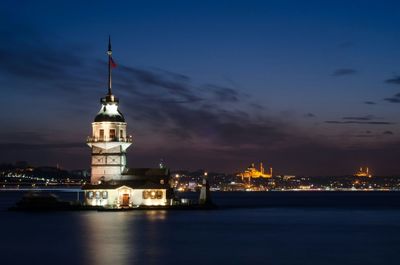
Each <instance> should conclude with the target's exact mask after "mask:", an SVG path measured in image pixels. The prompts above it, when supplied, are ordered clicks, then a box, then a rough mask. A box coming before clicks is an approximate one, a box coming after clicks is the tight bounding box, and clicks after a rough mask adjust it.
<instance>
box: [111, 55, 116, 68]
mask: <svg viewBox="0 0 400 265" xmlns="http://www.w3.org/2000/svg"><path fill="white" fill-rule="evenodd" d="M110 64H111V67H112V68H115V67H117V64H116V63H115V62H114V60H113V58H112V57H110Z"/></svg>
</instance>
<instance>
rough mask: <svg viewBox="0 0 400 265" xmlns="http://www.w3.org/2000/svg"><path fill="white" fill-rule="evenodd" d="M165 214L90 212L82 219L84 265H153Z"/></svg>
mask: <svg viewBox="0 0 400 265" xmlns="http://www.w3.org/2000/svg"><path fill="white" fill-rule="evenodd" d="M166 215H167V212H166V211H134V212H110V213H98V212H90V213H87V214H85V215H83V216H82V219H83V220H82V221H83V223H82V224H83V226H84V231H85V232H84V241H85V243H84V245H85V246H86V249H85V251H84V253H85V254H84V256H85V261H86V262H85V264H93V265H101V264H107V265H109V264H114V265H117V264H118V265H124V264H132V263H134V262H135V261H138V260H146V264H151V263H157V261H158V260H159V258H160V255H162V254H163V248H162V246H161V245H160V244H159V243H160V242H161V241H163V240H162V239H161V237H162V236H163V235H162V229H161V228H160V226H159V225H158V223H160V222H164V221H165V219H166Z"/></svg>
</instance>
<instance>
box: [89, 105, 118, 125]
mask: <svg viewBox="0 0 400 265" xmlns="http://www.w3.org/2000/svg"><path fill="white" fill-rule="evenodd" d="M94 121H95V122H102V121H111V122H125V118H124V115H122V113H121V112H120V111H119V110H118V105H116V104H112V105H111V104H104V105H103V106H102V107H101V109H100V111H99V113H97V115H96V117H95V118H94Z"/></svg>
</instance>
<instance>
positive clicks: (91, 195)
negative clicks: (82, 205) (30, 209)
mask: <svg viewBox="0 0 400 265" xmlns="http://www.w3.org/2000/svg"><path fill="white" fill-rule="evenodd" d="M87 197H88V198H89V199H93V191H89V192H88V193H87Z"/></svg>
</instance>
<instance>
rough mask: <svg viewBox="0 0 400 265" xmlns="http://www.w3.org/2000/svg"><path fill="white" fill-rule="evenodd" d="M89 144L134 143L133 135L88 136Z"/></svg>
mask: <svg viewBox="0 0 400 265" xmlns="http://www.w3.org/2000/svg"><path fill="white" fill-rule="evenodd" d="M86 142H87V143H102V142H119V143H132V135H129V136H127V137H94V136H88V137H87V139H86Z"/></svg>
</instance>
